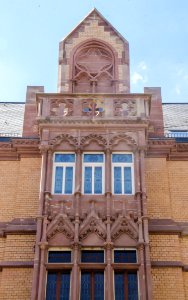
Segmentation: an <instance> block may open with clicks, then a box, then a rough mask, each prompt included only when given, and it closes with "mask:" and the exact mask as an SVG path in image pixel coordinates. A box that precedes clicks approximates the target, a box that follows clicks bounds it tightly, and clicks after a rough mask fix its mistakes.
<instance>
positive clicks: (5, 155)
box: [0, 138, 40, 160]
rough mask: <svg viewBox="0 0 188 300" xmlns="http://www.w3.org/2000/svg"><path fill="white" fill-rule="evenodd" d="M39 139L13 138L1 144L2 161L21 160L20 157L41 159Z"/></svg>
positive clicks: (0, 157)
mask: <svg viewBox="0 0 188 300" xmlns="http://www.w3.org/2000/svg"><path fill="white" fill-rule="evenodd" d="M39 143H40V140H39V138H12V139H11V140H10V141H8V142H0V160H20V157H40V151H39Z"/></svg>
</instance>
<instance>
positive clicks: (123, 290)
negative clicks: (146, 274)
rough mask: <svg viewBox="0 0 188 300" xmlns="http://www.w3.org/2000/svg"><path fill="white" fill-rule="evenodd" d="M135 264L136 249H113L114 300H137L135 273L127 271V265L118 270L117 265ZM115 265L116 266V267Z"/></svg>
mask: <svg viewBox="0 0 188 300" xmlns="http://www.w3.org/2000/svg"><path fill="white" fill-rule="evenodd" d="M123 263H124V264H135V263H137V252H136V249H115V250H114V269H115V271H114V288H115V300H138V278H137V271H135V270H134V269H135V266H134V267H133V268H134V269H132V270H130V268H131V266H130V265H129V270H127V265H125V266H123V269H122V267H121V268H120V270H119V269H118V268H119V267H120V266H119V264H123ZM116 264H117V265H116Z"/></svg>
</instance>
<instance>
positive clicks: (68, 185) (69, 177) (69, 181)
mask: <svg viewBox="0 0 188 300" xmlns="http://www.w3.org/2000/svg"><path fill="white" fill-rule="evenodd" d="M72 186H73V167H66V171H65V194H72Z"/></svg>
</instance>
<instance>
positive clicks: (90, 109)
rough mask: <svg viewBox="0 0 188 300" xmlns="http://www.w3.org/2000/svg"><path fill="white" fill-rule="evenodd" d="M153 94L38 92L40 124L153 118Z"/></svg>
mask: <svg viewBox="0 0 188 300" xmlns="http://www.w3.org/2000/svg"><path fill="white" fill-rule="evenodd" d="M150 101H151V96H150V95H149V94H70V93H69V94H68V93H66V94H46V93H40V94H37V114H38V122H39V123H48V122H53V121H54V122H56V123H57V122H58V121H61V122H62V121H63V120H64V121H68V120H71V121H84V120H85V121H88V120H95V121H97V120H99V121H118V120H127V121H130V122H131V121H133V122H135V121H138V120H143V121H144V120H145V121H147V120H148V119H149V114H150Z"/></svg>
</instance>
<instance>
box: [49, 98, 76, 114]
mask: <svg viewBox="0 0 188 300" xmlns="http://www.w3.org/2000/svg"><path fill="white" fill-rule="evenodd" d="M73 106H74V100H73V99H52V100H51V102H50V115H51V116H56V117H57V116H58V117H66V116H72V115H73Z"/></svg>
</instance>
